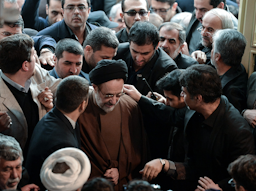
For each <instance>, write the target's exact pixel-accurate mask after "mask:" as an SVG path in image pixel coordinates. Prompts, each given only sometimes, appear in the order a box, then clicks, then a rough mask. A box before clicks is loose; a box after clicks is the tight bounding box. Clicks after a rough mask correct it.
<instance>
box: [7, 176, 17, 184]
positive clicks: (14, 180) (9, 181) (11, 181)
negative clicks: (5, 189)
mask: <svg viewBox="0 0 256 191" xmlns="http://www.w3.org/2000/svg"><path fill="white" fill-rule="evenodd" d="M14 182H20V178H18V177H17V178H15V179H8V182H7V183H8V184H11V183H14Z"/></svg>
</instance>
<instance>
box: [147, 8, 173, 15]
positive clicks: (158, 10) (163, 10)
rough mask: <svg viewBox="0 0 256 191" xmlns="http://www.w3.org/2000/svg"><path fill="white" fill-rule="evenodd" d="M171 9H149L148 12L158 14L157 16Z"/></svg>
mask: <svg viewBox="0 0 256 191" xmlns="http://www.w3.org/2000/svg"><path fill="white" fill-rule="evenodd" d="M171 8H172V7H169V8H168V9H155V8H153V7H151V8H150V11H151V12H155V13H157V12H159V14H166V13H167V11H169V10H170V9H171Z"/></svg>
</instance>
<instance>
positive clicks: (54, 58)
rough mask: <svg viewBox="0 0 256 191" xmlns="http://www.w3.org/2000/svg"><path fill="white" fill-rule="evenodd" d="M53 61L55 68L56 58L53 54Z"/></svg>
mask: <svg viewBox="0 0 256 191" xmlns="http://www.w3.org/2000/svg"><path fill="white" fill-rule="evenodd" d="M53 60H54V66H56V65H57V61H58V58H57V57H56V55H55V54H54V55H53Z"/></svg>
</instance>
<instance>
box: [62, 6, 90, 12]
mask: <svg viewBox="0 0 256 191" xmlns="http://www.w3.org/2000/svg"><path fill="white" fill-rule="evenodd" d="M87 8H88V7H85V6H83V5H81V6H77V7H76V6H67V7H66V8H64V9H65V10H67V11H68V12H74V11H75V10H76V9H77V10H78V11H79V12H85V11H86V9H87Z"/></svg>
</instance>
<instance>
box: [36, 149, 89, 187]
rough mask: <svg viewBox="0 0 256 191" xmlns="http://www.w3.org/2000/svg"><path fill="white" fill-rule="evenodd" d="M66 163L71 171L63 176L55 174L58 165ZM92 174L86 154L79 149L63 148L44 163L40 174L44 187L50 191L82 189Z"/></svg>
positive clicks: (67, 171)
mask: <svg viewBox="0 0 256 191" xmlns="http://www.w3.org/2000/svg"><path fill="white" fill-rule="evenodd" d="M63 162H65V163H66V164H67V165H68V166H69V169H68V170H66V172H64V173H63V174H61V173H53V172H52V169H53V168H54V166H55V165H56V163H63ZM90 173H91V164H90V161H89V159H88V157H87V156H86V154H85V153H84V152H83V151H81V150H79V149H77V148H71V147H68V148H63V149H60V150H57V151H56V152H54V153H52V154H51V155H50V156H49V157H47V159H46V160H45V161H44V163H43V166H42V168H41V172H40V178H41V181H42V183H43V185H44V186H45V187H46V188H47V189H48V190H50V191H73V190H77V189H78V188H80V187H82V186H83V184H84V183H85V182H86V180H87V179H88V178H89V176H90Z"/></svg>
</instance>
